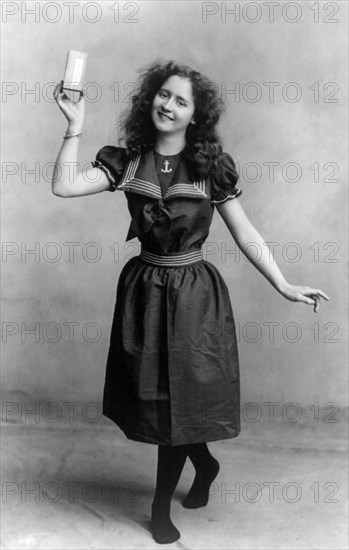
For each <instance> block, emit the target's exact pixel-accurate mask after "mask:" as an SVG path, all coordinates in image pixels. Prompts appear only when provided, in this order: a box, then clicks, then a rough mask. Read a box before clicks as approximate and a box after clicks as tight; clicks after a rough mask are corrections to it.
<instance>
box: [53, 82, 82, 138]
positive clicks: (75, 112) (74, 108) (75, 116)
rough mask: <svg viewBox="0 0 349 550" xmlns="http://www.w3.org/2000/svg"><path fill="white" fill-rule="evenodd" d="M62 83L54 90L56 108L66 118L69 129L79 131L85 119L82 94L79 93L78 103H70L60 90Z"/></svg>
mask: <svg viewBox="0 0 349 550" xmlns="http://www.w3.org/2000/svg"><path fill="white" fill-rule="evenodd" d="M62 84H63V81H61V82H60V83H59V84H57V86H56V87H55V89H54V92H53V97H54V98H55V100H56V103H57V104H58V107H59V108H60V110H61V111H62V113H63V114H64V116H65V117H66V119H67V121H68V123H69V127H70V128H73V129H74V130H75V131H77V132H78V131H80V130H81V128H82V126H83V123H84V118H85V98H84V95H83V92H80V97H79V100H78V101H72V100H71V99H70V98H69V97H68V96H67V95H66V94H65V93H64V91H63V90H62Z"/></svg>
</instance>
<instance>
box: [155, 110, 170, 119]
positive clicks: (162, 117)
mask: <svg viewBox="0 0 349 550" xmlns="http://www.w3.org/2000/svg"><path fill="white" fill-rule="evenodd" d="M158 115H159V117H160V118H161V120H164V119H165V120H166V119H167V120H173V118H171V117H170V116H168V115H165V113H163V112H162V111H158Z"/></svg>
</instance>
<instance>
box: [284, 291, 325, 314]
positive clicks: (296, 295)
mask: <svg viewBox="0 0 349 550" xmlns="http://www.w3.org/2000/svg"><path fill="white" fill-rule="evenodd" d="M280 293H281V294H282V295H283V296H284V297H285V298H287V300H291V301H292V302H304V303H305V304H309V305H310V306H314V312H315V313H317V312H318V311H319V307H320V297H321V298H324V299H325V300H329V299H330V298H329V297H328V296H327V294H325V293H324V292H323V291H322V290H320V289H319V288H311V287H309V286H296V285H290V284H287V285H285V286H284V287H283V288H282V289H280Z"/></svg>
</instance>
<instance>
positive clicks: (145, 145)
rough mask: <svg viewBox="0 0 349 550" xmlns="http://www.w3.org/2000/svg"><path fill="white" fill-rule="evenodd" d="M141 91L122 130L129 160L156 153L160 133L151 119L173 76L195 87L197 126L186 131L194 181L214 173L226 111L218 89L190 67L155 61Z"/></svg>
mask: <svg viewBox="0 0 349 550" xmlns="http://www.w3.org/2000/svg"><path fill="white" fill-rule="evenodd" d="M141 71H142V72H141V74H140V76H139V78H138V83H139V87H138V89H137V93H136V95H134V96H133V97H132V105H131V108H130V109H129V110H128V111H127V112H126V113H124V114H123V117H122V118H121V122H120V126H121V132H122V137H121V138H120V139H119V144H120V143H121V142H125V144H126V150H127V155H128V157H130V158H132V157H135V156H136V155H138V154H142V153H144V152H145V151H148V150H150V149H153V148H154V146H155V141H156V129H155V127H154V124H153V121H152V119H151V106H152V103H153V100H154V97H155V95H156V93H157V92H158V91H159V89H160V88H161V86H162V85H163V83H164V82H165V81H166V80H167V79H168V78H169V77H170V76H173V75H178V76H180V77H182V78H188V79H189V80H190V82H191V83H192V90H193V97H194V105H195V111H194V118H195V124H189V126H188V128H187V131H186V147H185V149H184V151H183V154H184V158H186V159H188V161H189V163H188V168H189V170H190V173H191V175H192V176H193V177H202V176H205V175H207V174H209V173H213V172H214V171H215V168H216V166H217V161H218V159H219V157H220V154H221V153H222V145H221V140H220V138H219V136H218V134H217V131H216V125H217V123H218V121H219V118H220V115H221V113H222V111H223V107H224V104H223V101H222V100H221V98H220V97H219V95H218V90H217V86H216V85H215V83H214V82H212V81H211V80H210V79H209V78H207V77H206V76H204V75H202V74H201V73H199V72H197V71H194V70H193V69H191V68H190V67H188V66H186V65H180V64H177V63H175V62H174V61H166V62H160V61H155V62H153V63H152V64H151V65H149V66H148V67H146V68H145V69H141Z"/></svg>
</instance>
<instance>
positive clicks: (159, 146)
mask: <svg viewBox="0 0 349 550" xmlns="http://www.w3.org/2000/svg"><path fill="white" fill-rule="evenodd" d="M185 146H186V141H185V137H184V136H164V135H158V136H157V139H156V142H155V147H154V149H155V151H156V152H157V153H160V155H177V153H180V152H181V151H183V149H184V148H185Z"/></svg>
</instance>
